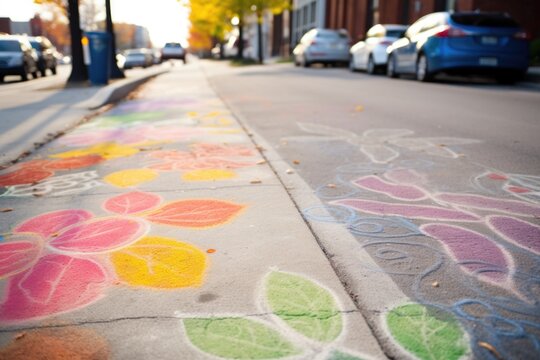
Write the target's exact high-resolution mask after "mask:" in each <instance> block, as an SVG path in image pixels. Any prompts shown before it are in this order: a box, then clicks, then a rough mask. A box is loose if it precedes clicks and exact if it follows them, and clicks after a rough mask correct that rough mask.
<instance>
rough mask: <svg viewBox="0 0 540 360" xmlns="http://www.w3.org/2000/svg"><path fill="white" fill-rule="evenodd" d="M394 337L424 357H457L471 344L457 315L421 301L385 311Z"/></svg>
mask: <svg viewBox="0 0 540 360" xmlns="http://www.w3.org/2000/svg"><path fill="white" fill-rule="evenodd" d="M386 323H387V324H388V328H389V329H390V333H391V334H392V336H393V337H394V339H395V340H396V341H397V342H398V343H399V344H400V345H401V346H403V347H404V348H405V349H406V350H407V351H409V352H411V353H413V354H414V355H416V356H417V357H418V358H420V359H422V360H424V359H425V360H439V359H440V360H456V359H459V358H460V357H461V356H463V355H464V354H465V353H466V352H467V351H468V347H467V344H466V341H465V335H464V332H463V330H462V329H461V327H460V326H459V325H458V323H457V321H456V320H455V318H454V317H453V316H451V315H449V314H448V313H444V312H442V311H440V310H437V309H435V308H427V307H425V306H422V305H419V304H411V305H403V306H400V307H397V308H395V309H393V310H392V311H390V312H389V313H388V314H387V315H386Z"/></svg>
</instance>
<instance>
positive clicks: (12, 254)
mask: <svg viewBox="0 0 540 360" xmlns="http://www.w3.org/2000/svg"><path fill="white" fill-rule="evenodd" d="M41 247H42V243H41V239H40V238H39V237H37V236H36V235H34V234H13V235H9V236H6V238H5V239H4V241H3V242H1V243H0V279H3V278H7V277H10V276H13V275H16V274H18V273H20V272H21V271H24V270H26V269H28V268H29V267H31V266H32V265H34V263H35V262H36V261H37V260H38V258H39V255H40V253H41Z"/></svg>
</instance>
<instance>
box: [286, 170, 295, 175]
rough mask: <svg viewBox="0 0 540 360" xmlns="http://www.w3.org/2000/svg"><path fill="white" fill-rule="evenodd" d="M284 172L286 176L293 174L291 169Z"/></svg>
mask: <svg viewBox="0 0 540 360" xmlns="http://www.w3.org/2000/svg"><path fill="white" fill-rule="evenodd" d="M285 172H286V173H287V174H292V173H294V171H293V170H292V169H287V170H285Z"/></svg>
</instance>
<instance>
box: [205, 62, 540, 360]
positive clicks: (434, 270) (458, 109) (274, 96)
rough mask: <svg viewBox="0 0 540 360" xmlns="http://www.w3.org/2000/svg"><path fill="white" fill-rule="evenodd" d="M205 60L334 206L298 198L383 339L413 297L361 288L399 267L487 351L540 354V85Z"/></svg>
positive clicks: (233, 103) (410, 285)
mask: <svg viewBox="0 0 540 360" xmlns="http://www.w3.org/2000/svg"><path fill="white" fill-rule="evenodd" d="M205 68H206V72H207V74H208V76H209V78H210V81H211V83H212V84H213V86H214V88H215V89H216V90H217V92H218V94H219V95H220V96H221V97H222V98H223V99H224V100H225V102H226V103H227V104H229V106H230V107H231V108H232V109H233V111H234V113H235V114H236V115H237V116H239V117H240V118H241V119H242V120H243V122H244V124H245V125H246V126H247V127H248V128H250V129H252V130H253V131H254V132H255V133H257V134H258V135H260V136H261V137H262V138H263V139H265V141H267V142H268V143H269V144H270V146H272V147H273V148H274V149H275V150H277V152H278V153H279V155H280V156H281V158H282V159H283V160H284V161H285V162H286V163H287V165H288V166H289V168H290V169H293V170H294V172H295V173H297V174H298V175H300V176H301V178H302V179H303V180H304V181H305V182H306V183H307V185H308V186H309V187H310V189H311V192H312V193H313V194H314V195H316V197H317V198H318V199H319V200H320V201H321V202H322V203H323V204H324V205H323V206H320V205H316V201H313V206H309V205H310V204H309V203H306V201H301V200H298V199H295V200H297V205H298V207H299V209H300V210H301V211H302V212H303V214H304V217H305V219H306V220H308V221H309V222H310V224H311V225H312V227H313V229H314V231H315V232H316V233H317V231H318V229H322V230H323V231H321V232H320V233H318V234H317V235H318V238H319V239H320V243H321V245H322V247H323V248H324V249H325V251H326V253H327V254H328V255H329V257H330V259H331V261H333V262H334V267H335V269H336V271H337V272H338V274H339V275H340V277H341V278H342V281H343V282H344V284H345V285H346V286H347V287H348V289H349V292H350V293H351V296H352V297H353V298H354V299H355V300H356V302H357V304H358V306H359V307H360V308H361V310H363V312H364V316H365V317H366V318H367V320H368V322H369V323H370V326H371V327H372V329H373V330H374V332H375V333H376V334H377V336H378V338H379V341H380V342H381V344H383V347H384V346H385V345H384V343H385V341H386V340H387V339H388V336H387V335H388V334H387V333H388V331H391V332H392V331H393V330H392V328H391V326H390V325H389V322H388V323H387V324H386V326H385V325H382V324H381V319H380V316H379V315H380V314H374V312H379V309H380V306H378V305H377V304H384V309H386V310H384V309H383V311H390V309H392V308H394V309H395V308H396V306H399V305H400V304H399V301H398V300H397V299H396V298H392V296H391V294H390V293H387V294H386V295H385V291H386V289H385V288H384V287H383V286H384V285H382V284H368V286H367V288H368V291H366V292H364V293H360V291H359V290H358V289H366V284H365V283H363V282H366V281H367V278H368V277H369V273H370V272H373V271H377V272H384V273H386V274H388V275H389V276H390V277H391V279H392V281H393V282H394V283H395V284H396V285H397V286H398V287H399V289H400V290H401V291H402V292H403V293H404V294H405V295H406V296H407V298H408V299H409V301H410V302H413V303H415V304H419V305H423V306H428V308H436V309H439V310H441V311H443V312H444V313H446V314H450V315H451V316H452V317H453V318H455V319H457V320H458V322H459V324H460V325H461V327H462V328H463V329H464V331H465V332H466V333H467V338H468V341H467V342H468V344H469V345H468V346H469V348H470V349H471V351H472V353H473V354H474V356H475V357H477V358H485V359H496V358H505V359H506V358H508V359H511V358H516V359H517V358H524V359H525V358H534V357H535V356H536V355H537V354H538V351H539V350H540V331H539V329H540V322H539V320H540V307H539V299H540V286H539V285H540V279H539V278H538V273H539V272H538V271H539V269H540V257H539V254H540V240H539V239H540V227H538V224H539V220H538V219H539V218H540V205H539V203H540V176H539V175H540V157H539V155H540V141H538V138H539V135H540V123H539V120H540V117H539V114H540V91H538V88H537V87H536V86H535V85H525V84H518V85H516V86H501V85H497V84H495V83H493V82H490V81H488V80H484V79H474V80H473V81H469V80H468V79H443V80H442V81H441V82H438V83H427V84H425V83H419V82H416V81H413V80H410V79H397V80H394V79H388V78H386V77H384V76H368V75H365V74H362V73H351V72H349V70H347V69H343V68H319V67H318V68H310V69H303V68H295V67H294V66H293V65H291V64H276V65H267V66H264V67H261V66H253V67H242V68H230V67H228V66H227V65H225V64H223V63H218V64H216V63H213V64H206V65H205ZM282 176H284V177H285V178H286V176H287V175H282ZM292 197H293V198H295V196H294V194H292ZM329 214H330V215H331V216H329ZM321 223H326V224H328V223H334V224H336V223H337V224H341V225H343V226H344V227H345V228H347V229H348V230H349V233H350V234H352V235H354V236H355V238H356V240H357V242H358V246H359V247H360V248H361V249H362V250H367V252H368V253H369V254H370V255H371V258H372V259H373V260H375V262H376V263H377V265H378V267H379V268H378V269H376V270H374V269H373V268H370V267H369V266H367V265H366V264H365V263H363V262H362V260H361V259H359V258H358V259H355V258H354V255H351V254H344V253H343V252H347V249H345V250H343V248H342V249H341V250H339V249H338V248H337V247H335V246H336V244H337V243H338V242H339V241H340V239H339V238H336V237H335V236H332V234H331V231H325V228H324V227H318V226H319V225H317V224H321ZM356 250H357V249H356V248H354V249H353V248H351V249H349V252H351V253H354V252H356ZM340 252H341V253H340ZM347 256H349V257H348V258H347ZM351 256H353V257H351ZM337 258H347V259H349V260H347V261H348V263H347V261H344V262H343V263H347V264H345V265H344V264H340V263H338V261H336V260H335V259H337ZM333 259H334V260H333ZM359 269H361V270H359ZM396 302H398V303H396ZM375 308H377V310H376V309H375ZM389 321H390V320H389ZM389 329H390V330H389ZM394 335H395V334H394ZM442 337H444V336H442ZM447 340H448V339H447ZM429 341H430V340H429V339H427V341H426V343H429ZM486 344H487V345H486ZM400 345H401V346H403V347H405V348H407V347H408V346H409V347H414V344H412V345H411V344H410V343H409V344H406V343H400ZM454 345H455V344H454ZM456 346H457V345H456ZM454 349H455V347H454ZM445 351H450V350H449V349H446V350H445ZM535 354H536V355H535ZM416 355H417V356H419V357H421V358H422V356H421V355H419V354H418V353H417V354H416ZM456 358H457V357H456Z"/></svg>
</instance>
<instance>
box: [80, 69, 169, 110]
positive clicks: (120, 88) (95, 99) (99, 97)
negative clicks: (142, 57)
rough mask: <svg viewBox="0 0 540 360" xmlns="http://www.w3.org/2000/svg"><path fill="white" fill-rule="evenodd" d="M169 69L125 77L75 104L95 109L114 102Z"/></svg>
mask: <svg viewBox="0 0 540 360" xmlns="http://www.w3.org/2000/svg"><path fill="white" fill-rule="evenodd" d="M169 71H170V69H159V70H155V71H152V72H149V73H147V74H142V75H139V76H137V77H133V78H126V79H123V80H120V81H118V82H115V83H114V84H111V85H107V86H105V87H103V88H102V89H101V90H99V91H98V92H97V93H96V94H95V95H94V96H92V97H91V98H90V99H88V100H86V101H83V102H81V103H79V104H77V106H76V107H77V108H83V109H89V110H96V109H98V108H100V107H102V106H103V105H106V104H111V103H115V102H117V101H119V100H121V99H123V98H124V97H126V96H127V95H128V94H129V93H130V92H131V91H133V90H134V89H135V88H137V87H138V86H140V85H141V84H143V83H145V82H146V81H148V80H150V79H152V78H154V77H156V76H158V75H161V74H164V73H167V72H169Z"/></svg>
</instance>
